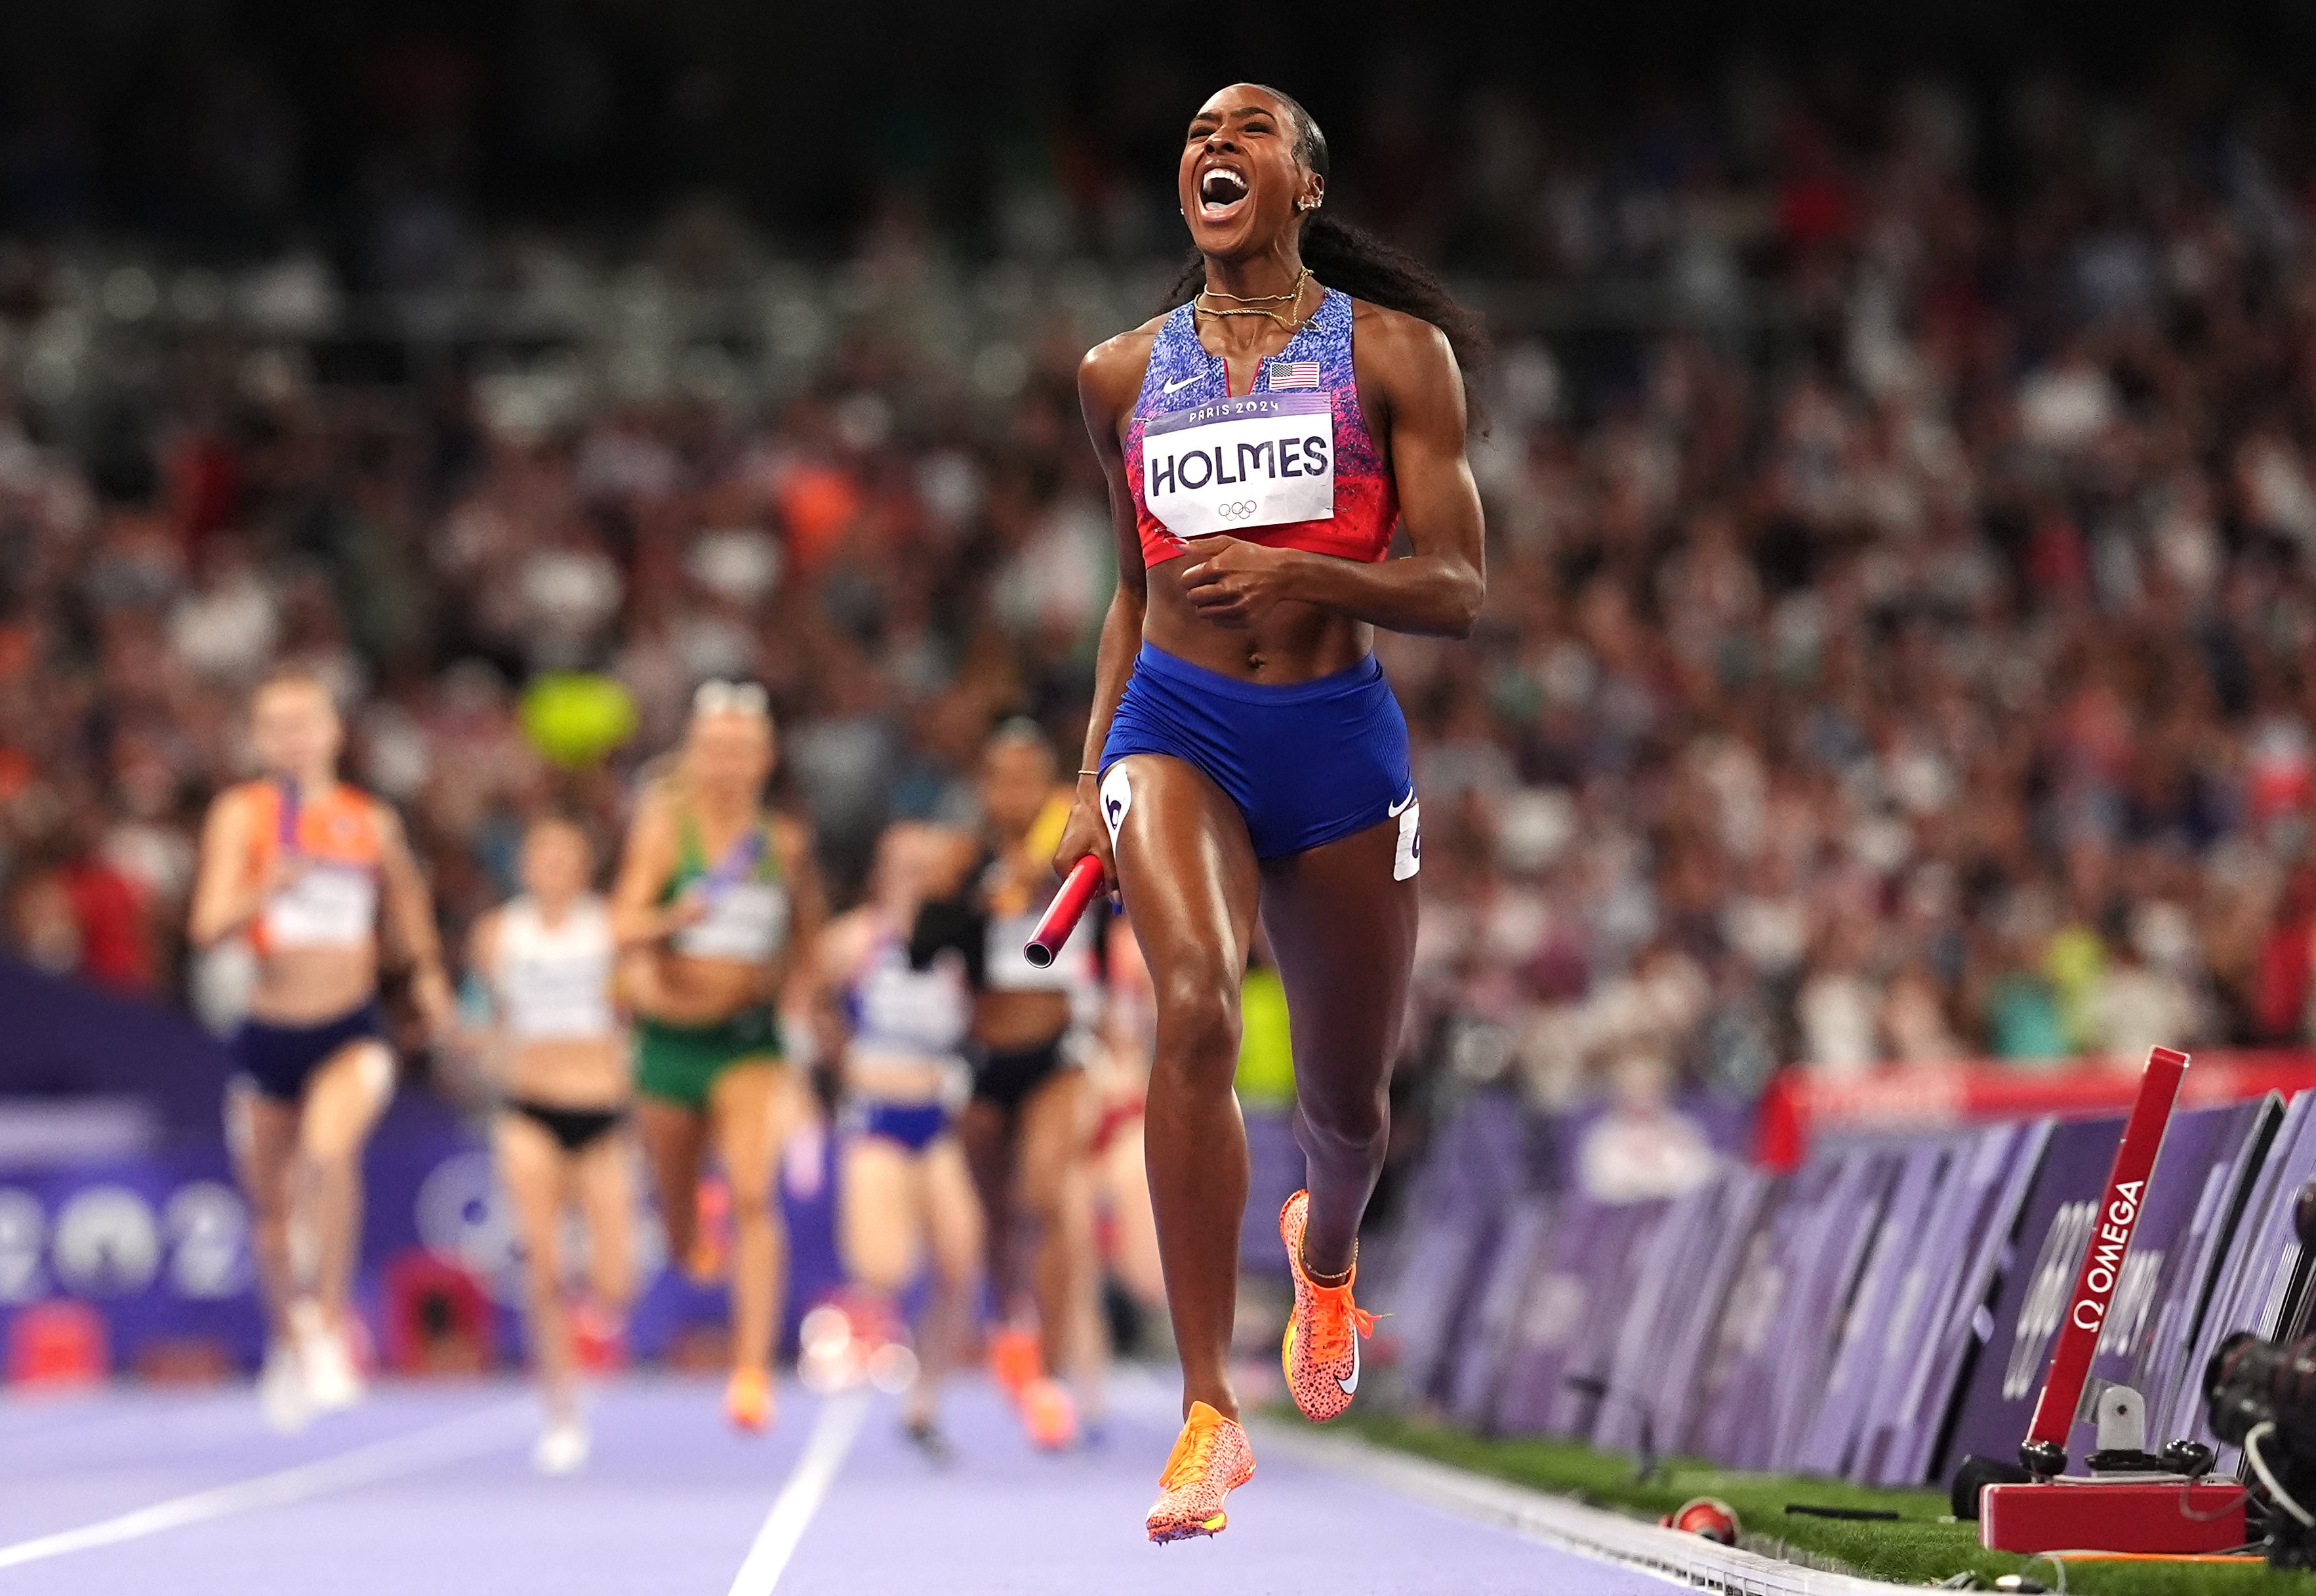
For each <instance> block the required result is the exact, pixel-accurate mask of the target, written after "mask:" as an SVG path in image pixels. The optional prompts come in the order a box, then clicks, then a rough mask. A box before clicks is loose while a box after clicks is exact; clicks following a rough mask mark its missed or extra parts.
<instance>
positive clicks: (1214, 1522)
mask: <svg viewBox="0 0 2316 1596" xmlns="http://www.w3.org/2000/svg"><path fill="white" fill-rule="evenodd" d="M1253 1477H1254V1449H1253V1448H1252V1447H1251V1446H1249V1445H1247V1441H1246V1431H1243V1430H1242V1429H1240V1428H1239V1427H1238V1424H1237V1422H1236V1421H1234V1420H1231V1419H1225V1418H1224V1417H1223V1416H1222V1414H1220V1413H1216V1411H1215V1410H1214V1409H1213V1408H1211V1407H1209V1406H1207V1404H1205V1403H1203V1402H1194V1403H1192V1404H1190V1416H1189V1418H1188V1419H1186V1420H1184V1421H1183V1422H1182V1433H1181V1435H1180V1438H1178V1439H1177V1440H1175V1442H1174V1450H1173V1451H1172V1452H1171V1454H1170V1455H1169V1456H1168V1457H1167V1458H1166V1472H1165V1473H1163V1474H1162V1475H1160V1476H1158V1500H1157V1501H1156V1502H1154V1503H1153V1504H1152V1506H1151V1509H1150V1516H1149V1517H1148V1518H1147V1519H1146V1520H1144V1523H1143V1527H1144V1528H1145V1529H1147V1530H1149V1531H1150V1540H1151V1544H1152V1545H1154V1546H1164V1545H1165V1544H1166V1543H1167V1542H1168V1541H1170V1540H1188V1539H1189V1538H1191V1537H1192V1536H1194V1535H1218V1534H1220V1533H1221V1532H1222V1530H1223V1529H1224V1528H1225V1526H1227V1525H1228V1524H1229V1523H1230V1515H1229V1514H1227V1513H1225V1512H1224V1511H1223V1499H1224V1498H1225V1497H1226V1496H1228V1495H1229V1494H1230V1493H1232V1492H1233V1491H1235V1490H1237V1489H1238V1488H1239V1487H1240V1486H1241V1485H1244V1484H1246V1483H1247V1481H1249V1480H1251V1479H1252V1478H1253Z"/></svg>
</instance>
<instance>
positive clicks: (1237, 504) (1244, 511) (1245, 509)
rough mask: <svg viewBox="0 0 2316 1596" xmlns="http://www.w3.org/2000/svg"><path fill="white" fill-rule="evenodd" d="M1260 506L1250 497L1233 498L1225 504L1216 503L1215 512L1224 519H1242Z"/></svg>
mask: <svg viewBox="0 0 2316 1596" xmlns="http://www.w3.org/2000/svg"><path fill="white" fill-rule="evenodd" d="M1260 508H1262V506H1261V505H1260V504H1256V503H1255V502H1254V501H1253V500H1252V499H1233V500H1232V501H1231V502H1230V503H1228V504H1217V505H1216V506H1215V513H1216V515H1219V516H1221V517H1222V518H1223V519H1224V520H1225V521H1244V520H1246V519H1247V518H1248V517H1250V516H1252V514H1253V513H1255V512H1256V511H1257V510H1260Z"/></svg>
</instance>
